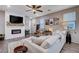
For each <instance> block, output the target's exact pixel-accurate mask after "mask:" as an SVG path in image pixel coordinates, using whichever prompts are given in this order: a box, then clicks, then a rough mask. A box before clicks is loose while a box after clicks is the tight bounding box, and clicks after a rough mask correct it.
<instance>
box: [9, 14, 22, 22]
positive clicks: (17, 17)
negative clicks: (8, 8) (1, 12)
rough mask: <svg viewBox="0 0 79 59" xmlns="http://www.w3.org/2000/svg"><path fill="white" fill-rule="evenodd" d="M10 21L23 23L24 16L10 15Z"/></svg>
mask: <svg viewBox="0 0 79 59" xmlns="http://www.w3.org/2000/svg"><path fill="white" fill-rule="evenodd" d="M10 23H23V17H20V16H13V15H10Z"/></svg>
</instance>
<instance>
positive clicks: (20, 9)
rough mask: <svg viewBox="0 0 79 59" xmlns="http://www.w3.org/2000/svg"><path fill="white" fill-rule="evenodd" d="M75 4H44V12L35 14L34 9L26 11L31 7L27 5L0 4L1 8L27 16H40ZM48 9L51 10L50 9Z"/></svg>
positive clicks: (42, 8)
mask: <svg viewBox="0 0 79 59" xmlns="http://www.w3.org/2000/svg"><path fill="white" fill-rule="evenodd" d="M74 6H76V5H42V7H41V8H40V9H41V10H43V12H42V13H40V12H37V13H36V14H33V13H32V11H29V12H26V10H29V9H30V8H28V7H27V6H25V5H10V6H9V7H7V6H6V5H0V10H2V11H6V10H9V11H17V12H19V13H22V14H23V13H24V14H26V16H28V17H39V16H43V15H46V14H49V13H53V12H57V11H60V10H64V9H67V8H71V7H74ZM48 10H50V11H48Z"/></svg>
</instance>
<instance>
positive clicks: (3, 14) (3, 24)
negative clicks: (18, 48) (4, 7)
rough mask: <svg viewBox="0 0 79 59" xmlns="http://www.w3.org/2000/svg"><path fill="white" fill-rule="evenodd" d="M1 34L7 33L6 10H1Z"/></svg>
mask: <svg viewBox="0 0 79 59" xmlns="http://www.w3.org/2000/svg"><path fill="white" fill-rule="evenodd" d="M0 34H5V12H4V11H0Z"/></svg>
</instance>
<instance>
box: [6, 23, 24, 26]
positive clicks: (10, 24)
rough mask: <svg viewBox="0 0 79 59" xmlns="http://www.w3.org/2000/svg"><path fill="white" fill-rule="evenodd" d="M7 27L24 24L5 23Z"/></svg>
mask: <svg viewBox="0 0 79 59" xmlns="http://www.w3.org/2000/svg"><path fill="white" fill-rule="evenodd" d="M7 26H24V24H23V23H20V24H18V23H10V22H7Z"/></svg>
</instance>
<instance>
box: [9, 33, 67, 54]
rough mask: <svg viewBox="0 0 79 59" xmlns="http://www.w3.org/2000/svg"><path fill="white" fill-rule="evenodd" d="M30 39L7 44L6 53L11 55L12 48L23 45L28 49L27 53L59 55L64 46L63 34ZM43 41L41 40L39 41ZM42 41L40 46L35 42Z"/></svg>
mask: <svg viewBox="0 0 79 59" xmlns="http://www.w3.org/2000/svg"><path fill="white" fill-rule="evenodd" d="M34 39H35V37H34V38H33V37H30V38H26V39H22V40H20V41H16V42H12V43H9V44H8V52H9V53H13V52H14V48H15V47H17V46H19V45H25V46H26V47H27V48H28V51H27V52H28V53H59V52H60V51H61V49H62V48H63V46H64V44H65V41H66V40H65V33H63V32H60V33H59V32H57V33H55V34H53V35H52V36H44V37H43V36H42V37H39V38H36V39H37V41H34ZM41 39H43V40H41ZM39 41H41V42H42V41H43V42H42V43H41V44H40V45H39V44H38V43H35V42H39Z"/></svg>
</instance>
